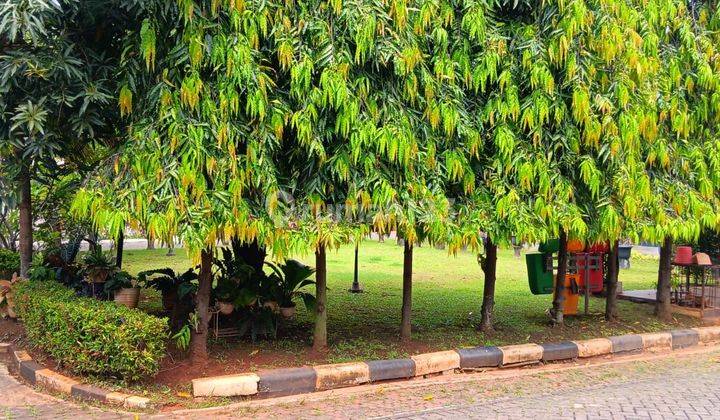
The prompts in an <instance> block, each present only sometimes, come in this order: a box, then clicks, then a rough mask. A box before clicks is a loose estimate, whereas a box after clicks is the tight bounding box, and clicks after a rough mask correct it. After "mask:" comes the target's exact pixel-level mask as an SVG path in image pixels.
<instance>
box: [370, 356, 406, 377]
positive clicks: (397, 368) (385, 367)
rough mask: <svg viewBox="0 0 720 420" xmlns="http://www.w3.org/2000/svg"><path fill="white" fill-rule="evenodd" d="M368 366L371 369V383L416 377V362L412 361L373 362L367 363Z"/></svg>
mask: <svg viewBox="0 0 720 420" xmlns="http://www.w3.org/2000/svg"><path fill="white" fill-rule="evenodd" d="M367 365H368V368H369V369H370V382H377V381H387V380H391V379H407V378H412V377H413V376H415V361H414V360H412V359H392V360H373V361H371V362H367Z"/></svg>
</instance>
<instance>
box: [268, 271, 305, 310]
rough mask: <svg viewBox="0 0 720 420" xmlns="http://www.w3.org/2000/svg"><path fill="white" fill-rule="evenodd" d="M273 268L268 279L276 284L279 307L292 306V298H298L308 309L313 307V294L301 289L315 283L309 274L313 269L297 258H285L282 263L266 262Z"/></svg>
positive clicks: (293, 304)
mask: <svg viewBox="0 0 720 420" xmlns="http://www.w3.org/2000/svg"><path fill="white" fill-rule="evenodd" d="M268 265H270V267H271V268H272V270H273V274H272V276H271V278H270V281H271V282H272V283H273V284H275V285H276V287H277V289H276V298H277V302H278V304H279V305H280V308H281V309H282V308H294V307H295V302H294V299H296V298H300V299H302V301H303V303H305V307H306V308H307V309H308V311H313V310H314V309H315V296H314V295H313V294H311V293H308V292H306V291H303V290H301V289H303V288H304V287H306V286H312V285H314V284H315V282H314V281H313V280H310V276H312V275H313V273H315V269H313V268H312V267H310V266H307V265H305V264H303V263H301V262H300V261H297V260H292V259H291V260H286V261H285V262H284V263H282V264H274V263H268Z"/></svg>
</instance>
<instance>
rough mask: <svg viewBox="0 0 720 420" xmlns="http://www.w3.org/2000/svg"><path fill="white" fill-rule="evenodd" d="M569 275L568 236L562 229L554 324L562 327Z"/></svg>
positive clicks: (554, 304) (556, 279)
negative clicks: (567, 274) (567, 276)
mask: <svg viewBox="0 0 720 420" xmlns="http://www.w3.org/2000/svg"><path fill="white" fill-rule="evenodd" d="M566 273H567V234H566V233H565V229H563V228H560V250H559V251H558V269H557V277H556V278H555V298H554V299H553V314H552V315H553V322H554V323H555V324H556V325H559V326H562V325H563V323H564V319H563V311H564V310H565V308H564V305H565V274H566Z"/></svg>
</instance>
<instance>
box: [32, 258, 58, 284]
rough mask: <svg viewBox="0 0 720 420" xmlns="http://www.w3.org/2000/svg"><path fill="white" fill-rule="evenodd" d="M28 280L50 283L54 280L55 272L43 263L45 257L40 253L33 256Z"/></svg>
mask: <svg viewBox="0 0 720 420" xmlns="http://www.w3.org/2000/svg"><path fill="white" fill-rule="evenodd" d="M28 278H29V279H30V280H32V281H50V280H55V270H53V269H52V267H50V266H49V265H47V264H46V263H45V256H44V255H43V254H41V253H36V254H35V255H33V259H32V262H31V263H30V269H29V270H28Z"/></svg>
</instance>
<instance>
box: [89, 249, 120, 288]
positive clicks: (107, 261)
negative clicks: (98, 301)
mask: <svg viewBox="0 0 720 420" xmlns="http://www.w3.org/2000/svg"><path fill="white" fill-rule="evenodd" d="M83 264H84V267H83V274H84V275H85V276H87V278H88V281H90V282H97V283H102V282H104V281H105V280H107V279H108V278H109V277H110V276H111V275H112V274H113V273H114V272H115V271H117V267H116V266H115V259H114V258H113V257H112V256H111V255H110V254H108V253H105V252H103V250H102V247H100V246H99V245H96V246H93V247H91V249H90V250H89V251H88V253H87V254H85V256H84V257H83Z"/></svg>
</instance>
